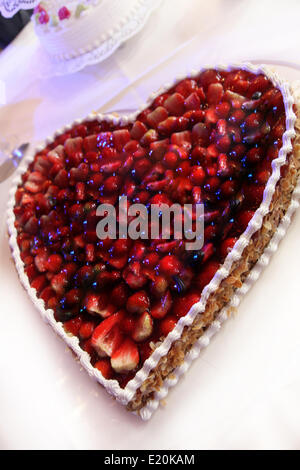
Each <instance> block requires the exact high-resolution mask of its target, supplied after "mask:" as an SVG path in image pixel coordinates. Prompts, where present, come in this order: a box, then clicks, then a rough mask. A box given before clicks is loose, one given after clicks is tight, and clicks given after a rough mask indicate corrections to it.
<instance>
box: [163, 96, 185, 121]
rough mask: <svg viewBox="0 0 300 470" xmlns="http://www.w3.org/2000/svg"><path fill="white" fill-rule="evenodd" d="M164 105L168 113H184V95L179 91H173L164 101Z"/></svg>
mask: <svg viewBox="0 0 300 470" xmlns="http://www.w3.org/2000/svg"><path fill="white" fill-rule="evenodd" d="M164 107H165V108H166V109H167V110H168V111H169V113H170V114H173V115H175V116H179V115H180V114H182V113H184V110H185V107H184V97H183V96H182V95H181V94H180V93H173V95H171V96H169V97H168V98H167V99H166V101H165V102H164Z"/></svg>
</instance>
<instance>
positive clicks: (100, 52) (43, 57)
mask: <svg viewBox="0 0 300 470" xmlns="http://www.w3.org/2000/svg"><path fill="white" fill-rule="evenodd" d="M0 1H1V0H0ZM161 2H162V0H144V1H143V2H141V3H140V4H139V7H138V8H136V10H135V12H134V14H133V15H132V17H131V18H130V20H129V21H128V22H127V23H125V24H124V25H123V26H122V27H120V28H119V29H118V31H115V32H114V34H113V35H112V36H111V37H109V38H108V39H107V40H106V41H104V42H103V43H102V44H101V45H100V46H99V47H97V48H95V49H93V50H92V51H89V52H86V53H84V54H82V55H80V56H78V57H74V58H72V59H68V60H63V61H54V60H53V59H51V57H50V55H48V54H47V52H46V51H45V50H44V49H43V47H42V46H41V45H40V47H39V48H38V50H37V57H36V59H37V63H38V67H37V68H36V70H38V71H39V74H40V76H41V78H49V77H53V76H56V75H67V74H71V73H75V72H78V71H79V70H82V69H83V68H84V67H86V66H88V65H94V64H96V63H98V62H101V61H103V60H105V59H107V57H109V56H110V55H112V54H113V53H114V52H115V50H116V49H118V47H119V46H120V45H121V44H122V43H124V42H125V41H127V40H128V39H130V38H131V37H132V36H134V35H135V34H137V33H138V32H139V31H140V30H141V29H142V28H143V27H144V26H145V24H146V23H147V21H148V18H149V16H150V14H151V13H152V12H153V11H154V10H155V9H156V8H158V6H159V5H160V3H161Z"/></svg>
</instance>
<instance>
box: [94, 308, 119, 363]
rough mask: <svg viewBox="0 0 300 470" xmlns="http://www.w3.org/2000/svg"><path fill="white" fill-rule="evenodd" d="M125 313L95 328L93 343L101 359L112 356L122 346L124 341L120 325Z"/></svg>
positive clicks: (112, 317)
mask: <svg viewBox="0 0 300 470" xmlns="http://www.w3.org/2000/svg"><path fill="white" fill-rule="evenodd" d="M122 317H123V312H121V311H120V312H117V313H114V314H113V315H111V316H110V317H108V318H106V319H105V320H103V321H102V322H101V323H100V325H99V326H97V328H95V330H94V332H93V335H92V338H91V343H92V346H93V348H94V349H95V350H96V351H97V353H98V354H99V356H100V357H103V356H111V355H112V354H113V353H114V352H115V351H116V350H117V349H118V347H119V346H120V344H121V342H122V340H123V334H122V332H121V328H120V323H121V321H122Z"/></svg>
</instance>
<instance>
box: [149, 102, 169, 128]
mask: <svg viewBox="0 0 300 470" xmlns="http://www.w3.org/2000/svg"><path fill="white" fill-rule="evenodd" d="M167 117H168V111H167V110H166V108H164V107H163V106H158V107H157V108H156V109H155V110H154V111H152V112H151V113H149V114H148V115H147V121H148V123H149V124H150V126H151V127H154V128H156V127H157V125H158V124H159V123H160V122H161V121H164V120H165V119H167Z"/></svg>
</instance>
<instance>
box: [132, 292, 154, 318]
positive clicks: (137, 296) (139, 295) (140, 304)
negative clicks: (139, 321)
mask: <svg viewBox="0 0 300 470" xmlns="http://www.w3.org/2000/svg"><path fill="white" fill-rule="evenodd" d="M149 305H150V301H149V297H148V295H147V293H146V292H145V291H144V290H140V291H138V292H135V293H134V294H132V295H131V296H130V297H129V299H128V300H127V304H126V308H127V310H128V312H130V313H143V312H144V311H145V310H146V309H147V308H148V307H149Z"/></svg>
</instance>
